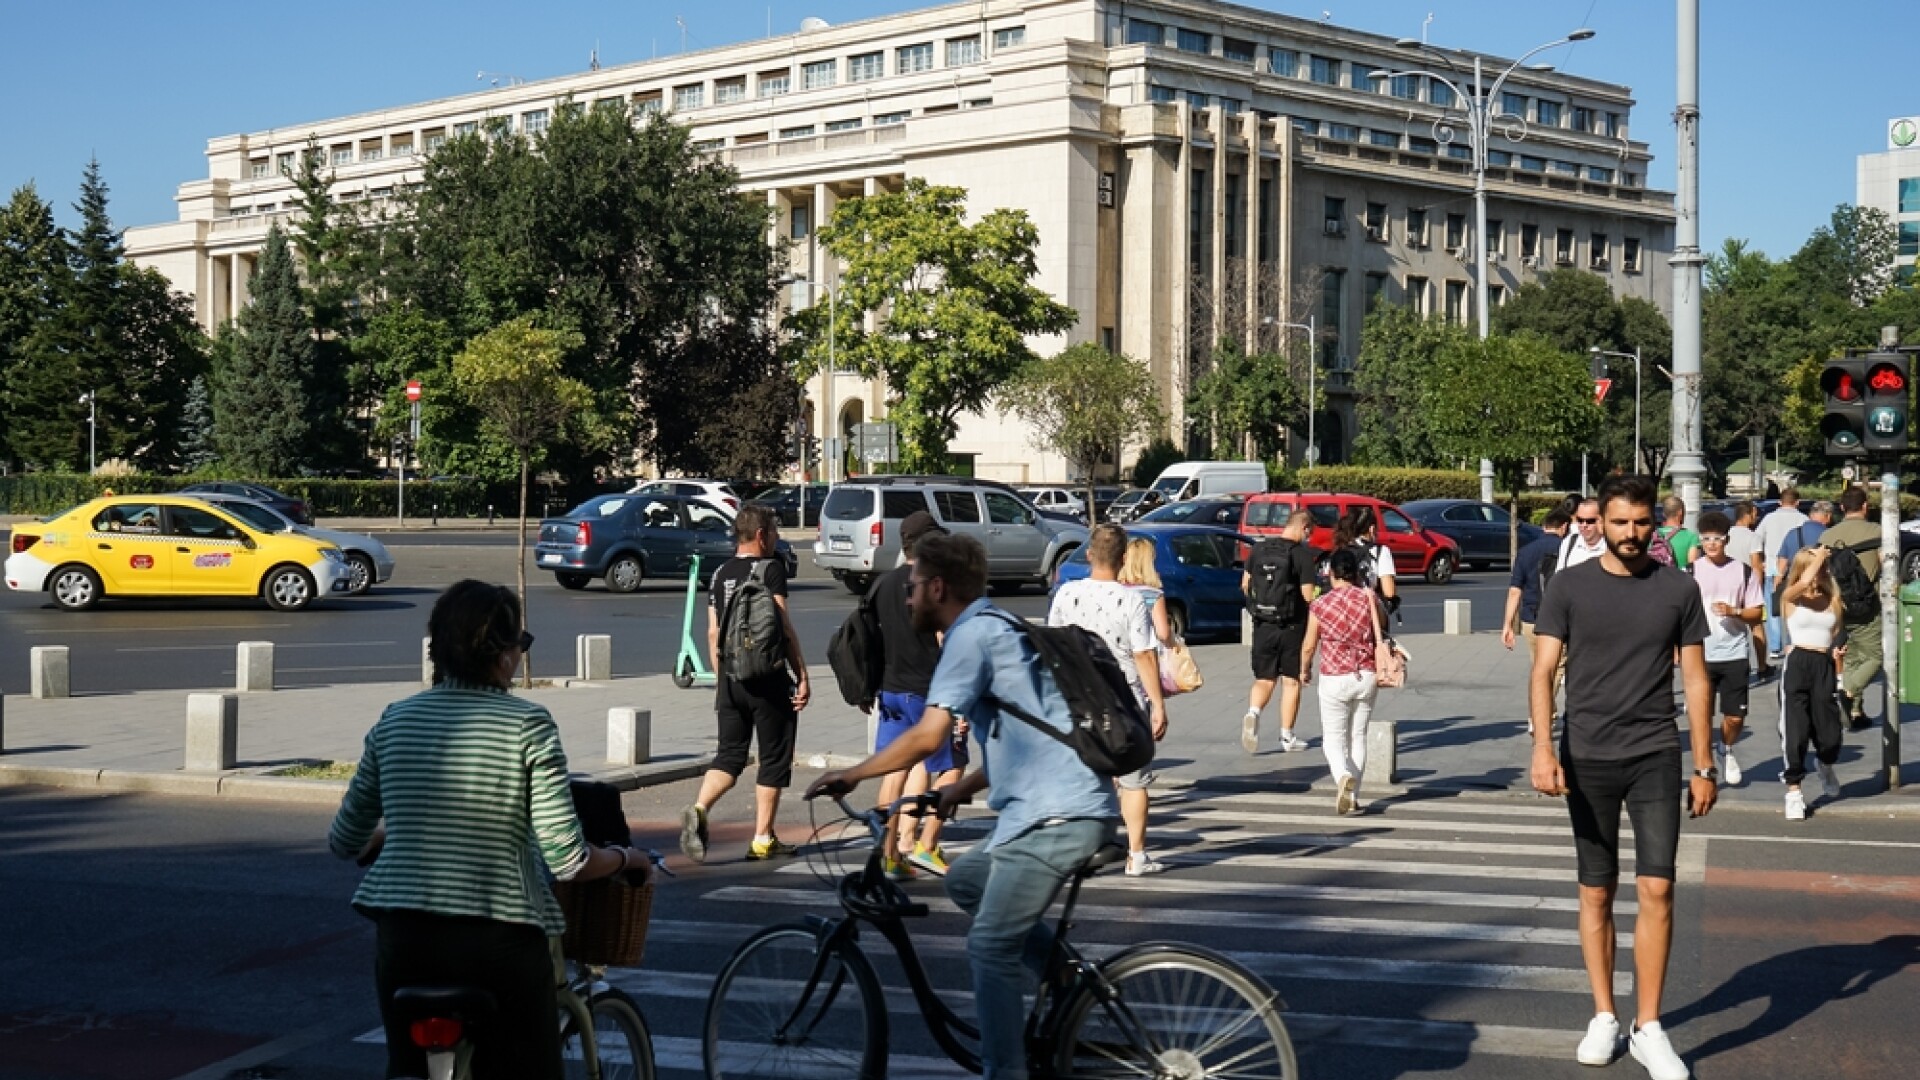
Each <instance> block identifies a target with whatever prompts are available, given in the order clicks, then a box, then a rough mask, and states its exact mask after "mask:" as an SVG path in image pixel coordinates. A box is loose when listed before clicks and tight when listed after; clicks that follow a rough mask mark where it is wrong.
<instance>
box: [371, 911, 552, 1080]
mask: <svg viewBox="0 0 1920 1080" xmlns="http://www.w3.org/2000/svg"><path fill="white" fill-rule="evenodd" d="M367 914H370V915H371V916H372V917H373V919H374V922H375V924H376V926H377V927H378V932H377V933H376V935H375V939H374V940H375V945H374V959H373V979H374V986H375V988H376V990H377V991H378V992H379V995H380V1016H381V1026H382V1027H384V1028H385V1029H386V1032H387V1072H386V1075H388V1076H425V1075H427V1057H426V1054H424V1053H423V1052H421V1051H420V1050H418V1049H416V1048H415V1047H414V1045H413V1038H412V1036H411V1035H409V1034H408V1031H409V1028H410V1026H411V1025H410V1023H409V1022H408V1021H407V1020H406V1019H404V1018H403V1017H402V1016H401V1014H400V1013H399V1011H398V1010H395V1009H393V1008H392V1007H391V1006H392V1001H393V992H394V991H395V990H397V989H399V988H400V987H403V986H445V985H448V984H458V985H470V986H473V987H474V988H476V989H480V990H485V991H486V992H488V993H490V994H492V995H493V999H494V1003H495V1004H496V1005H497V1006H498V1011H497V1012H495V1014H494V1016H493V1018H492V1019H490V1020H488V1021H487V1024H486V1026H485V1027H483V1028H477V1029H476V1030H475V1031H474V1032H473V1041H474V1053H473V1075H474V1076H475V1077H476V1078H480V1080H487V1078H494V1077H499V1078H505V1080H548V1078H554V1080H558V1077H559V1076H560V1075H561V1072H560V1029H559V1027H558V1026H557V1025H555V1024H554V1022H553V1018H554V1014H555V1012H556V1011H557V1010H558V1009H559V1007H560V1006H559V999H558V998H556V997H555V996H554V992H553V954H552V953H551V952H550V951H549V950H548V945H547V935H546V932H545V931H544V930H542V929H541V928H540V927H538V926H529V925H527V924H525V923H509V922H500V921H498V920H495V919H481V918H474V917H471V916H460V915H435V914H432V913H430V912H425V911H412V910H402V909H391V908H389V909H378V910H370V911H368V912H367Z"/></svg>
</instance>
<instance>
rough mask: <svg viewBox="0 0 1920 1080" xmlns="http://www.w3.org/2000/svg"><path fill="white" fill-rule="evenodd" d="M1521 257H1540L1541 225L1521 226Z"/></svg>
mask: <svg viewBox="0 0 1920 1080" xmlns="http://www.w3.org/2000/svg"><path fill="white" fill-rule="evenodd" d="M1520 257H1521V258H1523V259H1537V258H1539V257H1540V226H1538V225H1525V224H1523V225H1521V226H1520Z"/></svg>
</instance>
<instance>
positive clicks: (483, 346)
mask: <svg viewBox="0 0 1920 1080" xmlns="http://www.w3.org/2000/svg"><path fill="white" fill-rule="evenodd" d="M584 344H585V339H584V338H583V337H581V335H580V334H578V333H576V332H574V331H571V330H551V329H546V328H544V327H541V326H538V325H536V324H535V317H534V316H531V315H522V316H520V317H519V318H516V319H512V320H510V321H508V322H505V323H502V324H501V325H499V326H497V327H495V328H493V329H492V330H489V331H487V332H486V333H484V334H481V335H480V336H479V337H477V338H475V339H474V340H472V341H471V342H468V343H467V347H466V348H465V349H463V350H461V352H460V355H458V356H456V357H454V358H453V374H454V379H455V382H456V384H457V385H458V386H459V387H460V392H461V393H462V394H463V395H464V396H465V397H466V399H467V401H468V402H469V403H471V404H472V405H473V407H474V408H475V409H476V410H478V411H479V413H480V415H481V416H482V417H483V418H484V423H485V425H486V427H487V429H488V431H489V432H490V433H491V434H492V435H493V437H494V438H496V439H498V440H499V441H500V442H501V443H502V444H503V445H506V446H509V447H511V448H512V449H513V453H514V457H515V459H516V460H517V462H518V464H519V466H520V526H519V529H518V531H517V536H518V544H517V548H516V557H515V559H514V567H515V572H516V574H517V581H518V585H519V589H520V614H521V624H520V625H521V629H523V630H524V629H525V628H526V610H527V481H528V479H529V476H530V474H531V472H532V468H533V464H534V462H535V461H537V460H539V459H540V458H541V457H542V456H543V455H544V454H545V453H546V451H547V450H548V448H549V447H550V446H551V445H552V443H553V440H554V439H555V437H556V436H558V435H559V434H560V432H561V430H562V429H563V428H564V427H566V425H567V424H568V422H569V421H570V420H573V419H575V418H576V417H577V416H578V415H579V414H582V413H584V412H586V411H587V410H588V409H590V408H591V407H592V404H593V392H592V391H591V390H589V389H587V387H586V386H585V385H584V384H582V383H581V382H580V381H579V380H577V379H572V378H569V377H568V376H567V375H566V374H565V373H564V372H565V367H566V365H565V359H566V355H567V354H568V353H569V352H572V351H574V350H576V349H579V348H580V347H581V346H582V345H584ZM522 677H523V680H524V681H523V682H522V685H523V686H532V685H533V673H532V671H530V670H528V669H526V668H524V667H523V668H522Z"/></svg>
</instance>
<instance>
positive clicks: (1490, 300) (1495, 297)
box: [1487, 285, 1507, 307]
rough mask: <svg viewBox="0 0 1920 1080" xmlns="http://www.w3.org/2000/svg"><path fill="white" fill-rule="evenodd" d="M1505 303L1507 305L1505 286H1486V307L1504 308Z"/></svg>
mask: <svg viewBox="0 0 1920 1080" xmlns="http://www.w3.org/2000/svg"><path fill="white" fill-rule="evenodd" d="M1506 303H1507V287H1506V286H1505V285H1489V286H1487V306H1488V307H1505V306H1506Z"/></svg>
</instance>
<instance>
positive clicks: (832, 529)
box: [813, 476, 1087, 592]
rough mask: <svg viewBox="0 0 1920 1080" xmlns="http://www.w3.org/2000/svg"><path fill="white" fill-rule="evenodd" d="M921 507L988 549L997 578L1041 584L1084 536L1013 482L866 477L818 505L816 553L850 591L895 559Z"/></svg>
mask: <svg viewBox="0 0 1920 1080" xmlns="http://www.w3.org/2000/svg"><path fill="white" fill-rule="evenodd" d="M916 510H925V511H927V512H928V513H930V514H932V515H933V516H934V518H935V520H937V521H939V522H940V524H941V525H943V526H945V527H946V529H947V531H949V532H951V533H953V534H955V535H957V536H971V537H973V538H974V539H976V540H978V541H980V543H981V546H983V547H985V548H986V549H987V576H988V579H989V580H990V581H991V582H992V583H993V584H995V585H997V586H1002V587H1018V586H1020V585H1028V584H1040V585H1044V584H1046V583H1047V581H1048V580H1050V578H1051V577H1052V575H1053V570H1054V567H1056V566H1058V565H1059V563H1060V561H1061V560H1062V559H1065V558H1066V557H1067V556H1068V555H1069V554H1071V553H1072V552H1073V550H1074V549H1075V548H1078V547H1079V546H1081V545H1082V544H1085V543H1086V542H1087V530H1086V529H1085V528H1084V527H1082V526H1079V525H1072V524H1068V523H1066V522H1062V521H1057V520H1054V519H1051V518H1047V517H1043V516H1041V514H1040V513H1039V511H1037V510H1035V509H1034V508H1033V507H1032V506H1031V505H1029V504H1028V503H1027V502H1025V501H1024V500H1022V499H1021V498H1020V497H1019V496H1018V495H1016V494H1015V493H1014V491H1013V489H1012V488H1009V487H1007V486H1005V485H1003V484H996V483H993V482H991V481H986V480H974V479H971V478H969V477H955V476H931V477H924V476H916V477H900V476H885V477H870V478H863V479H861V480H857V481H853V482H851V483H846V484H841V485H840V486H839V487H836V488H834V489H833V493H832V494H830V495H828V496H827V502H826V506H825V507H823V508H822V510H821V513H820V538H819V541H818V542H817V543H815V544H814V557H813V561H814V563H815V564H816V565H818V566H820V567H822V568H824V569H826V570H829V571H831V572H832V574H833V576H834V577H836V578H838V579H840V581H841V582H842V583H844V584H845V585H846V586H847V588H849V589H851V590H853V591H854V592H865V591H866V589H867V586H868V585H870V584H871V583H872V582H873V579H874V577H875V576H876V575H879V574H882V573H885V572H886V571H888V570H891V569H892V568H893V567H894V566H896V565H898V564H899V561H900V523H901V521H903V520H905V519H906V517H907V515H909V514H912V513H913V512H914V511H916Z"/></svg>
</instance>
